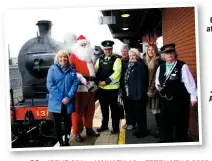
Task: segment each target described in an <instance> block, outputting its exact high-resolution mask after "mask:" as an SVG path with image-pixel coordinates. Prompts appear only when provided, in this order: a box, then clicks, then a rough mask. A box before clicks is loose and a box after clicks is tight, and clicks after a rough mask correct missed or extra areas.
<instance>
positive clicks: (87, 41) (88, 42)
mask: <svg viewBox="0 0 212 161" xmlns="http://www.w3.org/2000/svg"><path fill="white" fill-rule="evenodd" d="M83 43H86V44H90V41H89V40H86V39H83V40H77V44H83Z"/></svg>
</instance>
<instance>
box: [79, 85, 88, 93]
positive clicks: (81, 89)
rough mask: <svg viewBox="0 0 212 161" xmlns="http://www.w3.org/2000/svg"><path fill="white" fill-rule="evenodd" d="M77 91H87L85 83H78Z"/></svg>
mask: <svg viewBox="0 0 212 161" xmlns="http://www.w3.org/2000/svg"><path fill="white" fill-rule="evenodd" d="M77 92H88V88H87V87H86V85H78V89H77Z"/></svg>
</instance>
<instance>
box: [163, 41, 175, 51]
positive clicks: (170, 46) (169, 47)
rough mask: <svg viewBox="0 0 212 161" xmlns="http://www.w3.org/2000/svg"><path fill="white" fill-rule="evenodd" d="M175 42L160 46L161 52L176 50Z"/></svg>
mask: <svg viewBox="0 0 212 161" xmlns="http://www.w3.org/2000/svg"><path fill="white" fill-rule="evenodd" d="M175 46H176V45H175V44H174V43H171V44H166V45H164V46H162V47H161V48H160V50H161V52H163V53H165V52H169V51H175Z"/></svg>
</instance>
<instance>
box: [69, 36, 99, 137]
mask: <svg viewBox="0 0 212 161" xmlns="http://www.w3.org/2000/svg"><path fill="white" fill-rule="evenodd" d="M78 42H80V43H82V42H85V43H86V39H85V37H84V36H82V35H81V36H80V37H78V39H77V43H78ZM77 45H80V44H79V43H78V44H77ZM78 54H79V53H72V54H71V56H70V63H71V64H72V65H73V66H74V67H75V68H76V72H77V74H78V76H79V75H80V77H81V78H83V79H86V83H84V84H83V83H82V82H80V83H79V86H78V91H77V93H76V95H75V112H74V113H72V133H73V135H75V136H77V135H80V133H81V132H82V131H83V128H84V127H85V128H86V129H92V127H93V117H94V111H95V89H96V85H95V83H94V78H95V70H94V64H93V62H92V60H89V61H85V60H81V59H80V56H77V55H78ZM91 54H93V53H91ZM81 78H79V79H81ZM85 84H86V85H85ZM91 86H92V87H93V90H92V91H88V89H89V88H88V87H91Z"/></svg>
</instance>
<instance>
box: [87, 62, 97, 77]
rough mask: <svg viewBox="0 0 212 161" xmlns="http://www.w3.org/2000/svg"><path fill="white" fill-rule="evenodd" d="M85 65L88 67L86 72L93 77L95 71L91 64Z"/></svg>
mask: <svg viewBox="0 0 212 161" xmlns="http://www.w3.org/2000/svg"><path fill="white" fill-rule="evenodd" d="M86 64H87V67H88V71H89V74H90V76H93V77H95V70H94V65H93V63H91V62H89V63H86Z"/></svg>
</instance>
